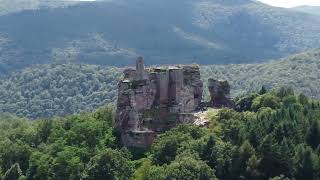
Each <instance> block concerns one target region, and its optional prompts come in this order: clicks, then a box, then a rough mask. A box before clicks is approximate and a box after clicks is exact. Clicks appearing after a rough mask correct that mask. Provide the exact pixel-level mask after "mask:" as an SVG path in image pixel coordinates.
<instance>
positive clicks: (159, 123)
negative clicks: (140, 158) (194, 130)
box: [116, 57, 203, 148]
mask: <svg viewBox="0 0 320 180" xmlns="http://www.w3.org/2000/svg"><path fill="white" fill-rule="evenodd" d="M118 86H119V87H118V88H119V89H118V103H117V117H116V119H117V122H116V126H117V129H118V130H119V132H120V133H121V140H122V142H123V143H124V145H126V146H128V147H143V148H144V147H148V146H149V145H151V143H152V142H153V139H154V138H155V136H156V135H157V134H158V133H161V132H163V131H165V130H168V129H170V128H172V127H174V126H175V125H176V124H179V123H193V121H194V115H193V112H194V111H195V110H196V109H197V107H198V106H199V104H200V103H201V101H202V92H203V83H202V81H201V77H200V70H199V67H198V66H196V65H192V66H169V67H166V68H164V67H159V68H149V69H145V68H144V62H143V58H141V57H140V58H138V60H137V62H136V69H126V70H125V71H124V78H123V79H122V80H121V81H120V82H119V85H118Z"/></svg>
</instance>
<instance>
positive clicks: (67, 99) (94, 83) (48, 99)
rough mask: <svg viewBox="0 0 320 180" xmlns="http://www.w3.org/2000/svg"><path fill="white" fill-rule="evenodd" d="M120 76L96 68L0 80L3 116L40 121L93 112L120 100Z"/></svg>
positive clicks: (47, 70) (37, 70)
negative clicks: (40, 118)
mask: <svg viewBox="0 0 320 180" xmlns="http://www.w3.org/2000/svg"><path fill="white" fill-rule="evenodd" d="M120 73H121V71H120V70H119V69H116V68H111V67H102V66H93V65H72V64H65V65H41V66H35V67H32V68H27V69H25V70H23V71H21V72H17V73H13V74H11V75H10V76H7V77H4V78H2V79H1V80H0V101H1V102H0V112H9V113H13V114H16V115H18V116H20V117H27V118H38V117H52V116H63V115H66V114H73V113H78V112H80V111H91V110H94V109H96V108H97V107H99V106H102V105H105V104H107V103H112V102H114V101H115V100H116V98H117V96H116V94H117V83H118V78H120V77H121V74H120Z"/></svg>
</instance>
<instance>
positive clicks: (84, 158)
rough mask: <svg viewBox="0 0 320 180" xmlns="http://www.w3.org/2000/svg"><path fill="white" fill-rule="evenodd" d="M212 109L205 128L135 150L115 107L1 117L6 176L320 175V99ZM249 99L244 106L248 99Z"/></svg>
mask: <svg viewBox="0 0 320 180" xmlns="http://www.w3.org/2000/svg"><path fill="white" fill-rule="evenodd" d="M236 104H237V108H236V110H231V109H220V110H218V111H217V110H215V111H211V110H209V112H208V113H207V116H208V117H207V118H209V119H210V123H209V125H208V127H198V126H194V125H187V124H185V125H179V126H177V127H176V128H173V129H171V130H169V131H167V132H165V133H164V134H161V135H160V136H159V137H158V138H157V139H156V140H155V142H154V143H153V145H152V146H151V148H150V149H146V150H144V152H143V153H140V154H138V155H135V156H133V155H134V154H133V153H134V152H135V149H132V148H131V149H129V150H128V149H126V148H125V147H122V145H121V143H120V142H119V140H118V136H117V133H115V131H114V130H113V126H114V119H113V117H114V110H113V108H112V107H110V106H107V107H103V108H100V109H98V110H97V111H95V112H93V113H82V114H79V115H72V116H67V117H65V118H54V119H45V120H38V121H28V120H26V119H19V118H15V117H12V116H8V115H7V116H6V115H3V116H2V117H1V120H0V176H2V178H3V179H12V178H13V179H17V178H19V179H34V180H37V179H39V180H40V179H88V180H89V179H130V178H132V179H136V180H151V179H160V180H161V179H190V180H191V179H228V180H229V179H275V180H276V179H293V178H295V179H297V180H300V179H319V177H320V174H319V172H320V150H319V149H320V141H319V139H320V138H319V137H320V126H319V122H320V102H319V101H317V100H313V99H310V98H308V97H307V96H305V95H303V94H295V93H294V92H293V91H292V90H291V89H289V88H281V89H279V90H277V91H271V92H265V91H264V92H263V93H262V92H260V93H257V94H251V95H248V96H247V97H242V98H238V99H237V103H236ZM244 104H245V106H244Z"/></svg>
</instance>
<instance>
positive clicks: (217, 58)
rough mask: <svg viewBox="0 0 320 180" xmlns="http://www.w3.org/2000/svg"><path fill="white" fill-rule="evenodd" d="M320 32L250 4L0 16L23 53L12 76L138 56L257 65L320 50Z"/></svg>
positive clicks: (103, 6)
mask: <svg viewBox="0 0 320 180" xmlns="http://www.w3.org/2000/svg"><path fill="white" fill-rule="evenodd" d="M319 32H320V19H319V18H317V17H316V16H313V15H306V14H304V13H299V12H295V11H292V10H286V9H282V8H275V7H271V6H267V5H264V4H262V3H258V2H254V1H250V0H229V1H222V0H200V1H192V0H175V1H172V0H161V1H160V0H156V1H147V0H117V1H106V2H91V3H81V4H78V5H74V6H67V7H64V8H54V9H48V8H40V9H38V10H25V11H22V12H20V13H13V14H7V15H4V16H0V34H2V35H4V36H6V37H7V38H8V39H9V40H10V43H9V44H8V45H7V46H6V47H9V49H10V50H12V51H15V52H16V53H17V56H6V57H5V58H2V59H5V61H2V60H1V61H0V62H1V67H2V69H6V70H11V69H16V68H17V67H18V68H19V67H21V66H27V65H30V64H39V63H52V62H72V63H79V62H82V63H90V64H104V65H116V66H123V65H128V64H132V61H133V60H134V59H135V57H136V56H138V55H143V56H145V57H146V58H147V59H150V61H149V63H150V64H166V63H172V62H174V63H192V62H197V63H200V64H226V63H247V62H258V61H264V60H265V59H270V58H278V57H282V56H285V55H287V54H290V53H295V52H301V51H304V50H306V49H310V48H316V47H320V42H319V38H320V33H319ZM0 46H1V45H0ZM3 52H4V53H5V51H3ZM2 54H3V53H1V55H0V56H3V55H2ZM16 59H18V60H19V59H23V62H24V64H23V65H21V63H19V62H16ZM8 62H10V63H8Z"/></svg>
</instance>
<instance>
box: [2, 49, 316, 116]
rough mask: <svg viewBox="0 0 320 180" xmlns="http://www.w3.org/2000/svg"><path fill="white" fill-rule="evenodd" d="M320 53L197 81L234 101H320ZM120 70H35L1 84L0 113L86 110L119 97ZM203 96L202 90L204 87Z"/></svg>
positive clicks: (209, 73)
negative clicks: (251, 97)
mask: <svg viewBox="0 0 320 180" xmlns="http://www.w3.org/2000/svg"><path fill="white" fill-rule="evenodd" d="M319 68H320V50H315V51H311V52H308V53H303V54H298V55H294V56H291V57H288V58H285V59H281V60H274V61H271V62H269V63H263V64H247V65H245V64H241V65H240V64H234V65H212V66H202V67H201V76H202V79H203V81H204V82H205V83H206V81H207V79H208V78H215V79H222V80H228V81H229V82H230V85H231V88H232V90H231V92H232V95H233V96H238V95H242V94H247V93H248V92H252V91H258V90H260V88H261V87H262V86H263V85H264V86H266V87H267V88H269V89H270V88H277V87H282V86H291V87H293V88H295V89H296V90H297V91H298V92H303V93H305V94H306V95H308V96H311V97H314V98H320V72H319ZM121 74H122V69H118V68H110V67H103V66H93V65H74V64H65V65H39V66H35V67H32V68H27V69H25V70H23V71H19V72H16V73H11V74H9V75H8V76H5V77H2V78H1V79H0V99H1V101H0V112H10V113H15V114H17V115H19V116H25V117H29V118H38V117H48V116H55V115H65V114H73V113H76V112H80V111H90V110H93V109H94V108H96V107H98V106H101V105H103V104H106V103H113V102H115V100H116V98H117V83H118V79H119V78H120V77H121ZM204 92H207V91H206V88H204Z"/></svg>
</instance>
